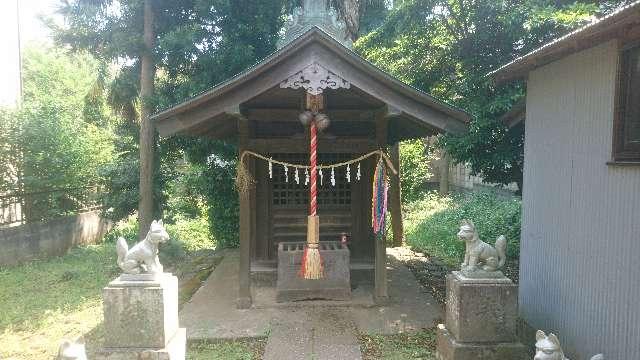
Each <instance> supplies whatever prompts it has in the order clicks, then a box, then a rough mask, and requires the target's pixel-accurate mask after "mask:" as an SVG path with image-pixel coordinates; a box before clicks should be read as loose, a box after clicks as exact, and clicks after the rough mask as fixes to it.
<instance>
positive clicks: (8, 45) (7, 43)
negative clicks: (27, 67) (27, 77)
mask: <svg viewBox="0 0 640 360" xmlns="http://www.w3.org/2000/svg"><path fill="white" fill-rule="evenodd" d="M59 3H60V0H0V105H12V104H15V103H16V100H17V98H18V93H19V89H20V77H19V73H20V72H19V69H20V67H19V52H18V23H19V28H20V43H21V46H22V47H23V48H24V46H25V45H27V44H29V43H33V42H40V43H48V42H50V38H49V36H50V33H49V31H48V29H47V27H46V26H45V25H44V24H42V22H41V21H40V19H39V17H40V16H49V17H50V16H53V17H54V18H57V17H56V15H55V10H56V8H57V6H58V4H59ZM18 12H19V13H20V17H19V22H18ZM57 20H58V21H59V18H58V19H57Z"/></svg>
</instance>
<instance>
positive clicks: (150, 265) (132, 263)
mask: <svg viewBox="0 0 640 360" xmlns="http://www.w3.org/2000/svg"><path fill="white" fill-rule="evenodd" d="M168 240H169V234H168V233H167V231H166V230H165V229H164V225H163V224H162V220H158V221H155V220H154V221H153V222H152V223H151V228H150V229H149V232H148V233H147V236H146V237H145V238H144V240H142V241H140V242H139V243H137V244H136V245H134V246H133V247H132V248H131V249H129V246H128V245H127V241H126V240H125V239H124V238H122V237H121V238H118V241H117V243H116V252H117V253H118V266H119V267H120V269H122V271H124V272H125V273H126V274H140V273H161V272H162V271H163V269H162V265H161V264H160V261H159V260H158V245H159V244H160V243H163V242H166V241H168Z"/></svg>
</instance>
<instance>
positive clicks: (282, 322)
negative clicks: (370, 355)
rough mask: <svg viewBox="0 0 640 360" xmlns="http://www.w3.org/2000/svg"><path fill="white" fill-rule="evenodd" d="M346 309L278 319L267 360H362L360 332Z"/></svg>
mask: <svg viewBox="0 0 640 360" xmlns="http://www.w3.org/2000/svg"><path fill="white" fill-rule="evenodd" d="M347 312H348V310H347V309H346V308H344V307H343V308H330V307H323V306H318V307H316V306H313V307H308V308H296V309H292V311H291V312H288V313H286V314H280V316H277V317H276V318H275V319H274V321H273V323H272V328H271V333H270V334H269V340H268V341H267V346H266V349H265V354H264V358H263V359H264V360H302V359H310V360H311V359H313V360H342V359H343V360H359V359H362V354H361V353H360V344H359V342H358V332H357V328H356V326H355V324H354V323H353V322H352V321H350V320H349V314H348V313H347Z"/></svg>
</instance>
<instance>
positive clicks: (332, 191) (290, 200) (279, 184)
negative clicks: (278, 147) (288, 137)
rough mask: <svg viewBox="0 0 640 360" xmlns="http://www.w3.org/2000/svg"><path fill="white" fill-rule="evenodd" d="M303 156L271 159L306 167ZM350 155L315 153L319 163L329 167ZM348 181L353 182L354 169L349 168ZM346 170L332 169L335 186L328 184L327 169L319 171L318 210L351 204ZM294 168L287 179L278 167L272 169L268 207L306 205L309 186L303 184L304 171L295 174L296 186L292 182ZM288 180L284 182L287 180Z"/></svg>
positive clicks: (306, 159)
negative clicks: (269, 204)
mask: <svg viewBox="0 0 640 360" xmlns="http://www.w3.org/2000/svg"><path fill="white" fill-rule="evenodd" d="M308 157H309V156H308V155H307V154H274V155H273V158H274V159H277V160H281V161H286V162H289V163H293V164H307V163H308V162H309V159H308ZM352 157H353V155H352V154H319V156H318V163H319V164H333V163H337V162H341V161H345V160H348V159H351V158H352ZM351 171H352V173H351V175H352V176H351V181H355V172H356V169H355V167H352V169H351ZM345 172H346V168H340V169H336V171H335V179H336V184H335V186H332V185H331V170H323V177H322V183H320V176H319V175H318V185H319V187H318V207H319V208H322V207H323V206H324V207H348V206H350V205H351V183H349V182H347V179H346V173H345ZM295 178H296V177H295V169H293V168H289V169H288V176H287V174H286V173H285V171H284V168H283V167H282V166H280V165H275V164H274V166H273V179H270V181H271V188H272V204H273V206H274V207H281V208H296V207H306V206H308V204H309V185H305V172H304V171H303V170H299V171H298V179H299V183H296V181H295ZM287 180H288V181H287Z"/></svg>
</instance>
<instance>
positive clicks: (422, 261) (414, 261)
mask: <svg viewBox="0 0 640 360" xmlns="http://www.w3.org/2000/svg"><path fill="white" fill-rule="evenodd" d="M397 250H398V254H399V260H400V261H402V263H404V264H405V265H406V266H407V267H408V268H409V269H410V270H411V272H412V273H413V274H414V276H415V277H416V279H418V282H420V284H421V285H422V286H424V287H425V288H426V289H429V290H430V291H431V292H432V293H433V297H435V298H436V300H438V302H440V303H442V304H444V301H445V299H446V296H445V295H446V294H445V276H446V275H447V274H448V273H450V272H451V271H454V270H458V267H453V266H451V265H449V264H447V263H446V262H445V261H443V260H442V259H439V258H437V257H433V256H430V255H429V254H424V253H421V252H415V251H413V250H412V249H411V248H409V247H402V248H400V249H397ZM518 271H519V267H518V262H517V261H515V260H511V261H507V263H506V264H505V267H504V268H503V269H502V272H503V273H504V274H505V275H506V276H507V277H508V278H510V279H511V280H513V281H514V282H515V283H516V284H517V283H518Z"/></svg>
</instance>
